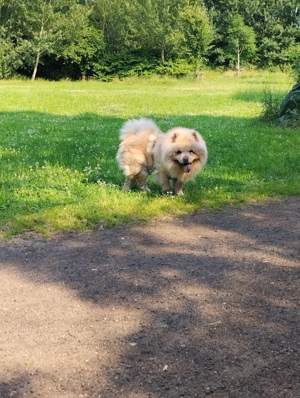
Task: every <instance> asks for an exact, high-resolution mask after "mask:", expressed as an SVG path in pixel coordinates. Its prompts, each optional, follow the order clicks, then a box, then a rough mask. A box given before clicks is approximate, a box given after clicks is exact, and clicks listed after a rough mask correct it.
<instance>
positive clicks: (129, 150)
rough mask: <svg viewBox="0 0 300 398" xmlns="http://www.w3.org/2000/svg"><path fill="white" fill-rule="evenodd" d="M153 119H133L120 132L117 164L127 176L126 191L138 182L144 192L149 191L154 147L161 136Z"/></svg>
mask: <svg viewBox="0 0 300 398" xmlns="http://www.w3.org/2000/svg"><path fill="white" fill-rule="evenodd" d="M162 134H163V133H162V132H161V131H160V129H159V128H158V126H157V125H156V124H155V122H154V121H153V120H151V119H146V118H141V119H131V120H128V121H127V122H125V124H124V125H123V127H122V128H121V130H120V140H121V143H120V146H119V149H118V152H117V157H116V159H117V162H118V163H119V166H120V168H121V169H122V170H123V172H124V174H125V177H126V178H125V184H124V189H125V190H126V191H128V190H130V189H131V188H132V187H133V185H134V183H135V182H136V183H137V184H138V186H139V187H140V188H141V189H142V190H143V191H149V189H148V186H147V178H148V175H149V173H150V171H151V170H152V169H153V166H154V165H153V147H154V145H155V143H156V141H157V139H158V137H159V136H160V135H162Z"/></svg>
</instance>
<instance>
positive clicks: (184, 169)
mask: <svg viewBox="0 0 300 398" xmlns="http://www.w3.org/2000/svg"><path fill="white" fill-rule="evenodd" d="M182 168H183V171H184V172H185V173H189V172H190V171H191V165H190V164H183V165H182Z"/></svg>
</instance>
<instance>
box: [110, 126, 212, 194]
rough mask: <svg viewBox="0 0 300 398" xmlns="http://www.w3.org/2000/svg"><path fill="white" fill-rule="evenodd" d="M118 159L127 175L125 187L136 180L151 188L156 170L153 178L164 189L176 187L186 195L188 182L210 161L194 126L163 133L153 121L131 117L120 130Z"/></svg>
mask: <svg viewBox="0 0 300 398" xmlns="http://www.w3.org/2000/svg"><path fill="white" fill-rule="evenodd" d="M120 140H121V143H120V146H119V149H118V153H117V157H116V159H117V161H118V163H119V165H120V168H121V169H122V170H123V172H124V174H125V177H126V179H125V184H124V189H125V190H130V189H131V188H132V187H133V185H134V183H135V182H136V183H137V184H138V186H139V187H140V188H141V189H142V190H144V191H148V190H149V189H148V186H147V178H148V175H149V173H150V172H151V171H152V170H153V180H154V182H155V183H156V184H158V185H159V186H160V187H161V189H162V190H163V191H164V192H169V191H171V190H172V187H171V184H170V182H171V181H173V184H172V185H173V191H174V193H175V194H176V195H183V190H182V189H183V186H184V184H185V183H186V182H187V181H189V180H191V179H192V178H194V177H195V176H196V175H197V174H198V173H199V172H200V171H201V169H202V167H203V166H204V165H205V163H206V161H207V148H206V143H205V141H204V139H203V138H202V136H201V135H200V134H199V133H198V132H197V131H196V130H193V129H188V128H185V127H175V128H173V129H171V130H169V131H168V132H167V133H166V134H164V133H162V132H161V130H160V129H159V127H158V126H157V125H156V124H155V122H154V121H153V120H150V119H146V118H141V119H132V120H128V121H127V122H126V123H125V124H124V125H123V127H122V128H121V130H120Z"/></svg>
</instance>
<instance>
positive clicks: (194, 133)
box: [192, 131, 199, 141]
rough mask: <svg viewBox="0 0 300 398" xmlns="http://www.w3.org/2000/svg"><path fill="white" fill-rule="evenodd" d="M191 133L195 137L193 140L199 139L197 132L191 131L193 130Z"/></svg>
mask: <svg viewBox="0 0 300 398" xmlns="http://www.w3.org/2000/svg"><path fill="white" fill-rule="evenodd" d="M192 135H193V137H194V138H195V141H199V138H198V134H197V132H196V131H193V132H192Z"/></svg>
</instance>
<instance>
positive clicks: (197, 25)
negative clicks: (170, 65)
mask: <svg viewBox="0 0 300 398" xmlns="http://www.w3.org/2000/svg"><path fill="white" fill-rule="evenodd" d="M179 15H180V25H181V30H182V43H181V44H182V46H180V47H181V55H182V56H188V57H189V59H190V60H191V61H192V62H193V63H194V64H195V67H196V69H198V68H199V65H200V64H201V63H202V62H203V59H204V56H205V55H206V53H207V51H208V49H209V48H210V44H211V42H212V41H213V38H214V30H213V26H212V24H211V22H210V19H209V17H208V13H207V10H206V8H205V7H204V6H203V4H202V2H195V3H194V4H189V3H188V4H187V5H186V6H185V7H184V8H183V9H182V10H181V11H180V14H179Z"/></svg>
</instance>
